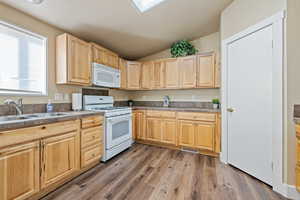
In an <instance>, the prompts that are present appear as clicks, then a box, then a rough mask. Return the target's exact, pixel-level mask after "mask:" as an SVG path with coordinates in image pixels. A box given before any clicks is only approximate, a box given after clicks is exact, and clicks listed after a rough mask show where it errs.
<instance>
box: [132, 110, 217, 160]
mask: <svg viewBox="0 0 300 200" xmlns="http://www.w3.org/2000/svg"><path fill="white" fill-rule="evenodd" d="M134 112H135V113H137V112H141V113H143V116H145V118H143V119H140V118H141V117H140V118H138V117H136V116H135V119H134V121H133V126H135V127H137V126H140V124H141V123H142V122H141V121H146V128H145V130H143V131H142V134H144V133H146V137H145V138H144V137H143V138H142V137H139V136H137V137H136V140H137V141H141V142H143V143H145V142H146V143H147V144H152V143H153V144H162V145H168V146H170V145H171V146H172V147H174V148H178V149H180V148H182V147H188V148H191V149H195V150H199V151H200V152H201V153H205V154H207V155H214V156H216V155H217V154H218V153H220V148H221V146H220V145H221V144H220V139H221V130H220V129H221V128H220V127H219V126H220V117H219V116H220V115H219V114H216V113H197V112H174V111H160V110H147V111H141V110H137V111H134ZM139 132H140V131H139V130H138V129H137V128H135V134H136V135H139Z"/></svg>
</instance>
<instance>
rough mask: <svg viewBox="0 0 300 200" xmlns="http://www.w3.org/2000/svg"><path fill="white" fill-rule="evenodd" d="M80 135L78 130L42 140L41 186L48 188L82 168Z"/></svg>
mask: <svg viewBox="0 0 300 200" xmlns="http://www.w3.org/2000/svg"><path fill="white" fill-rule="evenodd" d="M79 159H80V137H79V134H78V133H77V132H71V133H68V134H64V135H60V136H54V137H50V138H48V139H44V140H42V165H43V168H42V178H41V187H42V188H46V187H48V186H50V185H52V184H54V183H57V182H59V181H61V180H62V179H64V178H66V177H68V176H69V175H71V174H72V173H73V172H76V171H77V170H79V169H80V162H79Z"/></svg>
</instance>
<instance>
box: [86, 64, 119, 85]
mask: <svg viewBox="0 0 300 200" xmlns="http://www.w3.org/2000/svg"><path fill="white" fill-rule="evenodd" d="M92 69H93V85H95V86H101V87H108V88H120V86H121V82H120V70H118V69H114V68H112V67H108V66H105V65H102V64H98V63H93V64H92Z"/></svg>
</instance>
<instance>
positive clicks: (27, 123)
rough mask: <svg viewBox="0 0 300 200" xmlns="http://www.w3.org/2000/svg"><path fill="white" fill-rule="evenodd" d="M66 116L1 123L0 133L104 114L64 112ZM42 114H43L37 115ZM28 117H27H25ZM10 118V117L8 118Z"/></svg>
mask: <svg viewBox="0 0 300 200" xmlns="http://www.w3.org/2000/svg"><path fill="white" fill-rule="evenodd" d="M62 113H64V114H65V115H62V116H47V117H35V118H30V119H24V120H16V121H0V131H7V130H12V129H18V128H26V127H32V126H39V125H43V124H51V123H55V122H62V121H68V120H76V119H81V118H83V117H88V116H93V115H104V113H103V112H98V111H97V112H96V111H78V112H62ZM37 114H42V113H37ZM32 115H34V114H32ZM24 116H26V115H24ZM7 117H9V116H7Z"/></svg>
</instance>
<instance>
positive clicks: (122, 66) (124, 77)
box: [119, 58, 127, 89]
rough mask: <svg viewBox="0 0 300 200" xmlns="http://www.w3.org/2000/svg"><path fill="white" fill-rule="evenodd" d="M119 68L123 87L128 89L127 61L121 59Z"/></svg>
mask: <svg viewBox="0 0 300 200" xmlns="http://www.w3.org/2000/svg"><path fill="white" fill-rule="evenodd" d="M119 70H120V73H121V89H127V61H126V60H124V59H122V58H120V59H119Z"/></svg>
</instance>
